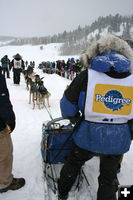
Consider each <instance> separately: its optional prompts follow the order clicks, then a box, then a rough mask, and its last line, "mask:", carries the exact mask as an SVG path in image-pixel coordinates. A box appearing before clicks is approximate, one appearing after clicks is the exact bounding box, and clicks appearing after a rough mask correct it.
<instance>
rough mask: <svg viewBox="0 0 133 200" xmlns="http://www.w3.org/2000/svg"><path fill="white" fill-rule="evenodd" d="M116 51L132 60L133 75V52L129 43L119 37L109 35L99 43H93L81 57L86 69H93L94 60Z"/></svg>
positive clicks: (132, 70) (132, 69)
mask: <svg viewBox="0 0 133 200" xmlns="http://www.w3.org/2000/svg"><path fill="white" fill-rule="evenodd" d="M111 50H112V51H115V52H117V53H120V54H122V55H124V56H125V57H127V58H128V59H129V60H130V68H131V72H132V73H133V50H132V48H131V47H130V46H129V45H128V43H127V42H126V41H124V40H122V39H120V38H119V37H117V36H114V35H112V34H110V33H108V34H107V35H106V36H104V37H101V38H100V39H99V40H98V41H95V42H92V43H91V44H90V46H89V47H88V48H87V50H86V51H85V52H84V53H83V54H82V55H81V61H82V64H83V66H84V67H85V68H91V62H92V60H93V59H94V58H95V57H96V56H97V55H98V54H102V53H104V52H105V53H106V52H110V51H111Z"/></svg>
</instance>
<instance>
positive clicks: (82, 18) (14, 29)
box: [0, 0, 133, 37]
mask: <svg viewBox="0 0 133 200" xmlns="http://www.w3.org/2000/svg"><path fill="white" fill-rule="evenodd" d="M117 13H119V14H120V15H132V14H133V0H0V35H5V36H16V37H19V36H20V37H33V36H38V37H39V36H47V35H54V34H57V33H62V32H63V31H64V30H66V31H70V30H71V31H72V30H74V29H76V28H77V27H78V26H79V25H80V26H81V27H84V26H85V25H91V23H92V22H94V21H95V20H97V18H98V17H99V16H103V17H105V16H107V15H109V14H112V15H115V14H117Z"/></svg>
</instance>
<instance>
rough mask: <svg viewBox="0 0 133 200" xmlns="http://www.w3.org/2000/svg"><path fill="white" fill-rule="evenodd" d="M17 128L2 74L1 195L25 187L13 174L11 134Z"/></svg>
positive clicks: (0, 107) (0, 81) (22, 180)
mask: <svg viewBox="0 0 133 200" xmlns="http://www.w3.org/2000/svg"><path fill="white" fill-rule="evenodd" d="M14 128H15V113H14V111H13V107H12V104H11V102H10V99H9V92H8V89H7V86H6V81H5V78H4V76H3V75H2V74H1V73H0V193H2V192H7V191H8V190H17V189H19V188H21V187H23V186H24V184H25V180H24V179H23V178H14V176H13V174H12V162H13V145H12V139H11V135H10V134H11V132H12V131H13V130H14Z"/></svg>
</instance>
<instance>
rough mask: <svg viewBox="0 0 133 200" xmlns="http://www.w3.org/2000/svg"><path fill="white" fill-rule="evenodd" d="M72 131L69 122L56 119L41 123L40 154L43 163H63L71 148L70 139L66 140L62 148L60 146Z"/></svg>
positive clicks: (71, 140) (71, 141)
mask: <svg viewBox="0 0 133 200" xmlns="http://www.w3.org/2000/svg"><path fill="white" fill-rule="evenodd" d="M72 131H73V126H72V125H71V124H70V122H69V120H64V119H63V118H56V119H54V120H51V121H49V122H48V123H47V122H45V123H43V125H42V141H41V153H42V158H43V161H44V162H46V163H51V164H60V163H65V160H66V157H67V155H68V154H69V153H70V150H71V149H72V146H73V139H72V137H71V138H70V139H69V140H68V142H67V144H66V145H65V147H64V148H62V146H63V144H64V143H65V141H66V140H67V139H68V137H69V136H70V134H71V133H72ZM61 148H62V149H61ZM59 151H60V153H59ZM57 154H59V156H57ZM56 156H57V157H56Z"/></svg>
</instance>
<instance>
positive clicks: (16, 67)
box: [10, 53, 25, 84]
mask: <svg viewBox="0 0 133 200" xmlns="http://www.w3.org/2000/svg"><path fill="white" fill-rule="evenodd" d="M12 68H13V82H14V84H19V83H20V74H21V72H22V71H23V70H24V69H25V65H24V61H23V60H22V57H21V56H20V55H19V54H18V53H17V54H16V55H15V56H14V59H13V60H12V62H11V64H10V70H11V69H12Z"/></svg>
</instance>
